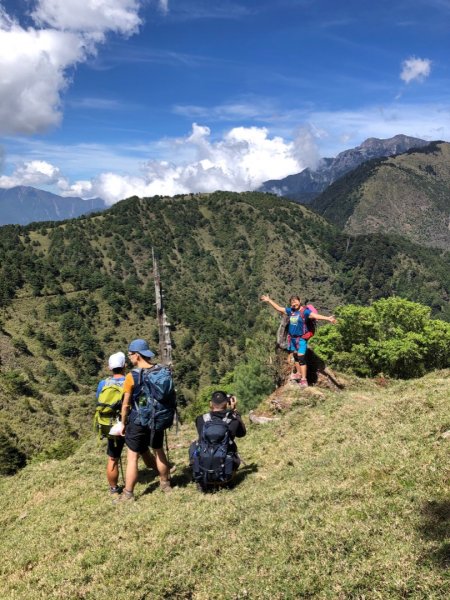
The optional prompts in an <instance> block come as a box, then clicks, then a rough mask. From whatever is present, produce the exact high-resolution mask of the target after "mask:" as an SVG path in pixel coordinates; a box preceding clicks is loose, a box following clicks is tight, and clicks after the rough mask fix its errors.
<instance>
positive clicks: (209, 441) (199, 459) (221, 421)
mask: <svg viewBox="0 0 450 600" xmlns="http://www.w3.org/2000/svg"><path fill="white" fill-rule="evenodd" d="M236 405H237V401H236V398H235V396H231V395H230V394H227V393H226V392H222V391H217V392H214V393H213V394H212V396H211V402H210V409H211V410H210V411H209V412H207V413H205V414H204V415H199V416H198V417H197V418H196V420H195V425H196V427H197V432H198V440H197V441H195V442H193V443H192V444H191V447H190V448H189V462H190V464H191V466H192V475H193V479H194V481H195V482H196V483H197V488H198V489H199V490H201V491H207V490H214V489H217V488H218V487H221V486H224V485H229V484H230V482H231V480H232V478H233V476H234V474H235V472H236V471H237V469H238V467H239V465H240V463H241V460H240V458H239V455H238V451H237V446H236V442H235V441H234V439H235V438H241V437H244V436H245V434H246V433H247V431H246V429H245V425H244V423H243V421H242V419H241V417H240V415H239V413H238V412H237V410H236Z"/></svg>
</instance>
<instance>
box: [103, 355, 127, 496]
mask: <svg viewBox="0 0 450 600" xmlns="http://www.w3.org/2000/svg"><path fill="white" fill-rule="evenodd" d="M108 368H109V370H110V371H111V372H112V376H111V377H107V378H106V379H102V380H101V381H100V383H99V384H98V386H97V392H96V398H97V400H98V399H99V396H100V393H101V392H102V390H103V389H104V388H105V387H107V386H111V385H114V386H119V387H123V383H124V381H125V354H124V353H123V352H116V353H115V354H111V356H110V357H109V359H108ZM107 440H108V444H107V447H106V454H107V456H108V462H107V463H106V479H107V480H108V484H109V491H110V493H111V495H112V496H113V497H114V498H116V497H118V496H119V495H120V493H121V488H120V487H119V485H118V482H119V461H120V457H121V454H122V450H123V447H124V444H125V440H124V439H123V437H120V436H112V435H108V436H107Z"/></svg>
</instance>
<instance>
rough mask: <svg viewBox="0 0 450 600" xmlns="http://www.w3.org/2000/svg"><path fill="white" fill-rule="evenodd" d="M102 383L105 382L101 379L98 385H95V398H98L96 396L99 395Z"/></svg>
mask: <svg viewBox="0 0 450 600" xmlns="http://www.w3.org/2000/svg"><path fill="white" fill-rule="evenodd" d="M104 385H105V382H104V380H103V379H102V381H100V382H99V384H98V386H97V391H96V392H95V399H96V400H98V397H99V396H100V392H101V391H102V389H103V387H104Z"/></svg>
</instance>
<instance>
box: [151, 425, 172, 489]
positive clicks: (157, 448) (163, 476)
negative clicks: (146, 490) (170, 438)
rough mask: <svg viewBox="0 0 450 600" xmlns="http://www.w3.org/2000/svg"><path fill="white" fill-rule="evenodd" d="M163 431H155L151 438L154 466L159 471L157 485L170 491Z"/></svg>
mask: <svg viewBox="0 0 450 600" xmlns="http://www.w3.org/2000/svg"><path fill="white" fill-rule="evenodd" d="M163 442H164V431H155V432H154V434H153V440H152V449H153V452H154V453H155V458H156V468H157V469H158V473H159V485H160V487H161V489H162V490H163V491H170V489H171V488H170V470H169V461H168V460H167V456H166V453H165V452H164V449H163Z"/></svg>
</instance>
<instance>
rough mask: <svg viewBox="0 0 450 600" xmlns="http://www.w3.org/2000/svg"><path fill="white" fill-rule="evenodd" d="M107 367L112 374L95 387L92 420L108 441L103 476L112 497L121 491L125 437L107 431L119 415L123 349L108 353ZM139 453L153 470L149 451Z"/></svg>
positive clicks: (123, 367) (153, 462)
mask: <svg viewBox="0 0 450 600" xmlns="http://www.w3.org/2000/svg"><path fill="white" fill-rule="evenodd" d="M108 368H109V370H110V371H111V372H112V377H107V378H106V379H102V380H101V381H100V382H99V384H98V386H97V392H96V398H97V410H96V415H95V423H96V426H97V427H96V428H97V430H98V431H99V434H100V436H101V437H103V438H104V437H106V438H107V441H108V442H107V446H106V454H107V456H108V462H107V463H106V478H107V480H108V484H109V491H110V494H111V495H112V496H113V499H114V500H115V499H116V498H118V497H119V496H120V494H121V493H122V488H121V486H119V463H120V459H121V455H122V450H123V447H124V445H125V438H124V437H123V436H121V435H111V434H110V433H109V431H110V428H111V426H113V425H114V421H115V419H116V418H119V416H120V409H121V406H122V399H123V385H124V382H125V354H124V353H123V352H116V353H115V354H111V356H110V357H109V359H108ZM102 392H103V393H102ZM142 456H143V459H144V462H145V464H146V466H147V467H148V468H150V469H155V470H156V463H155V458H154V456H152V454H151V453H150V452H149V449H148V447H147V449H146V450H145V451H144V452H143V453H142Z"/></svg>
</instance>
